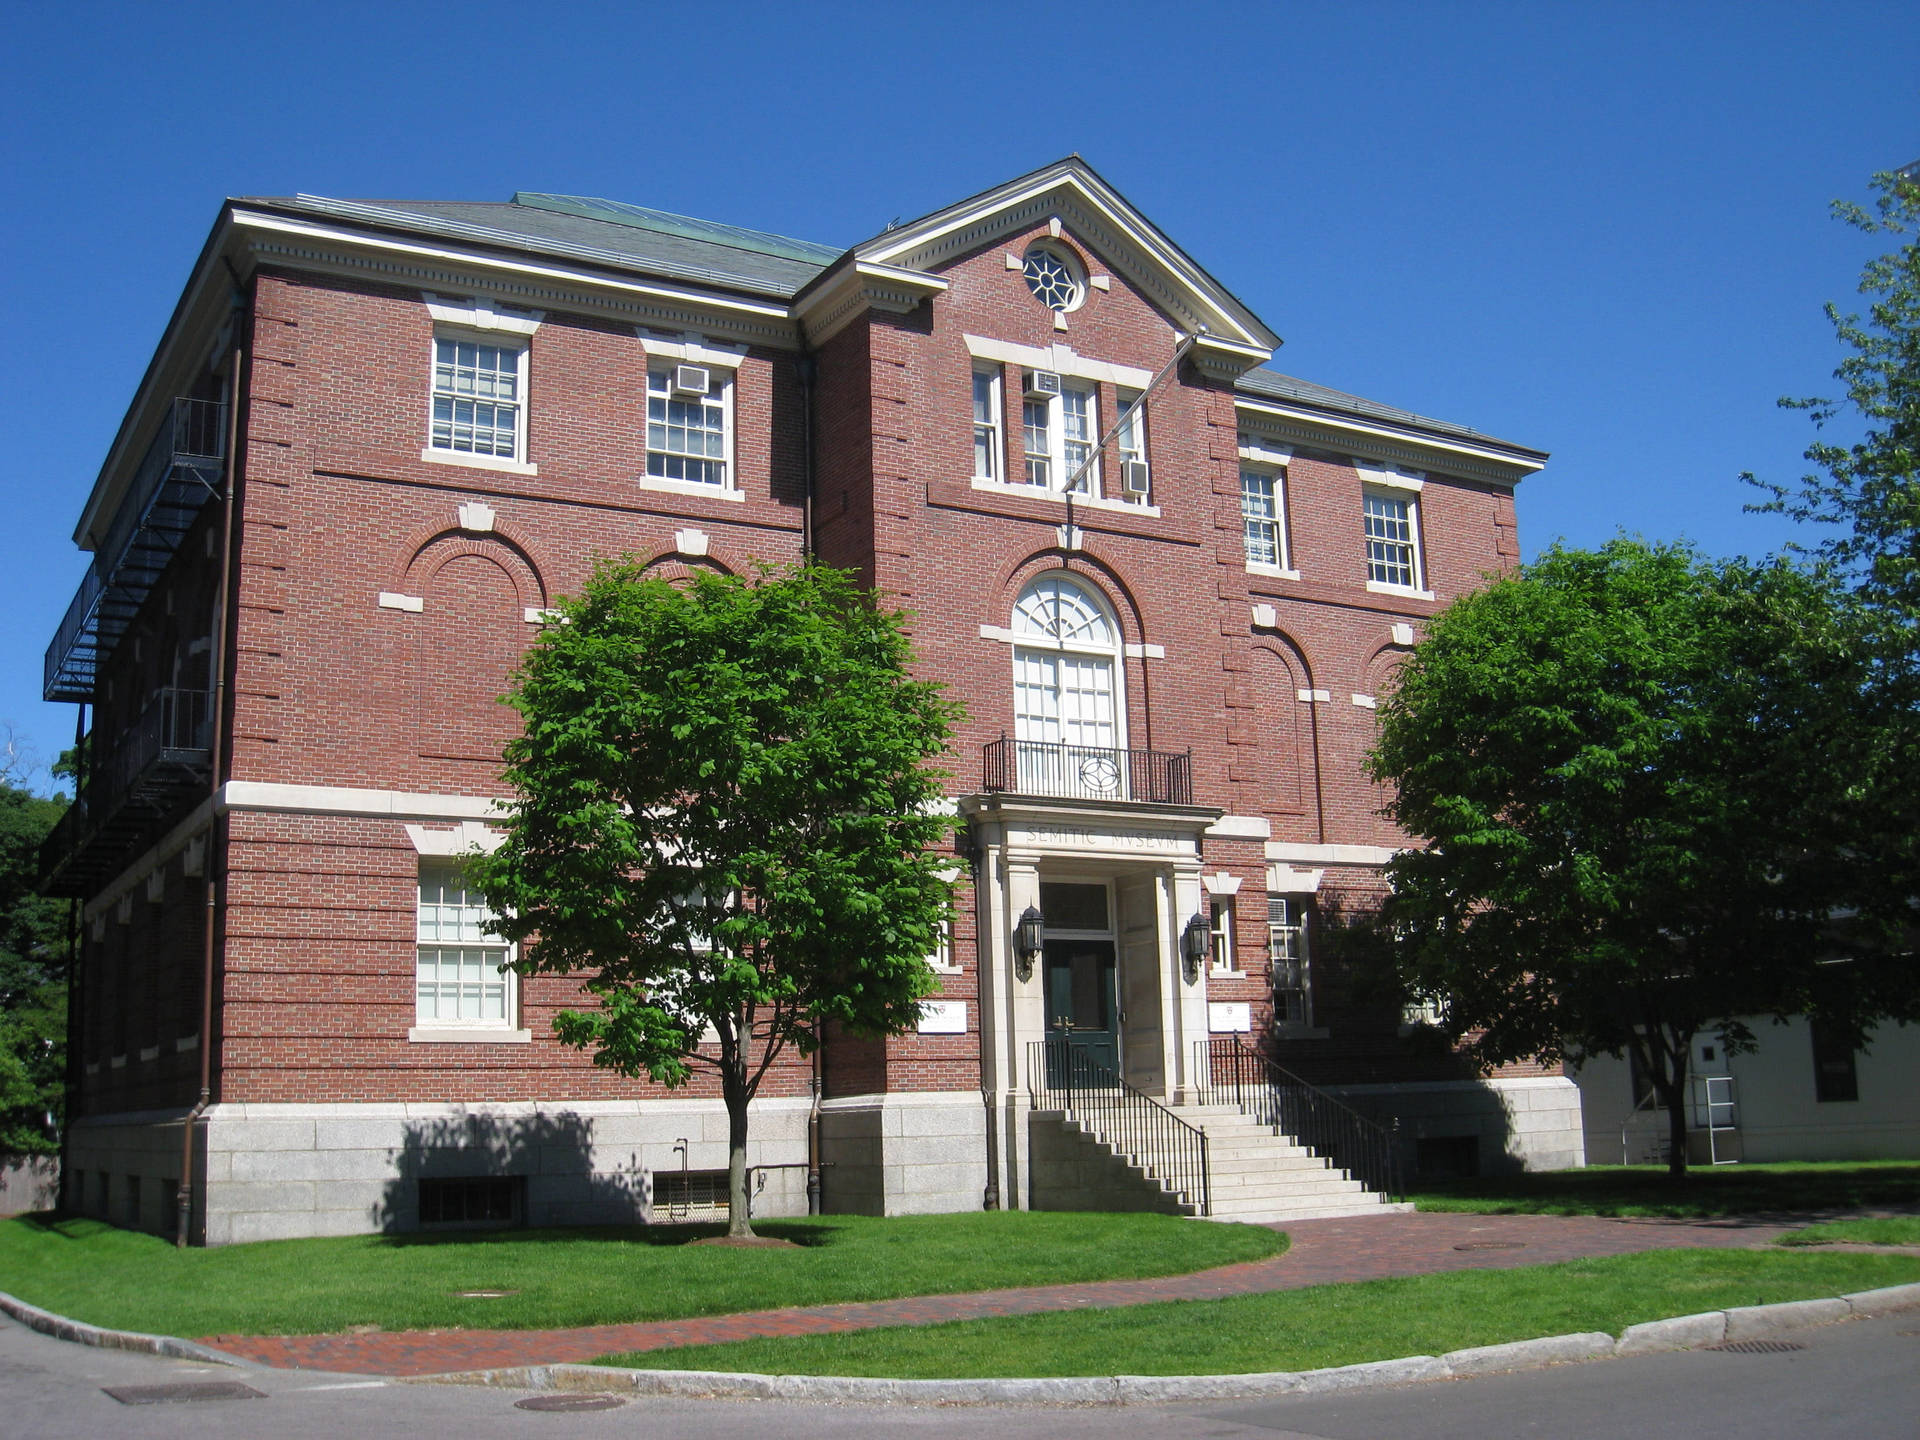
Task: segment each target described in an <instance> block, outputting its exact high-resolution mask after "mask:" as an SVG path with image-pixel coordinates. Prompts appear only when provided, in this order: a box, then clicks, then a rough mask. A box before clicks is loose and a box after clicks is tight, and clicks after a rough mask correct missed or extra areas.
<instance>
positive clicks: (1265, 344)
mask: <svg viewBox="0 0 1920 1440" xmlns="http://www.w3.org/2000/svg"><path fill="white" fill-rule="evenodd" d="M1056 217H1057V218H1058V219H1059V220H1060V221H1061V222H1062V224H1063V226H1064V227H1065V228H1067V229H1069V230H1071V231H1072V232H1073V233H1074V235H1075V237H1076V238H1078V239H1080V240H1081V241H1083V242H1084V243H1086V244H1088V245H1090V246H1092V247H1093V248H1094V249H1096V250H1098V251H1099V252H1100V254H1101V256H1102V257H1103V258H1104V259H1105V260H1106V261H1107V262H1108V263H1109V264H1111V265H1112V266H1113V268H1114V269H1115V270H1116V271H1118V272H1120V273H1121V274H1122V275H1123V276H1124V277H1125V278H1126V279H1127V280H1128V281H1129V282H1130V283H1132V284H1133V285H1135V286H1136V287H1138V288H1140V289H1142V290H1144V291H1146V292H1147V293H1148V294H1149V295H1151V296H1152V297H1153V298H1154V299H1155V300H1156V301H1158V302H1159V303H1160V304H1161V305H1162V306H1163V307H1165V308H1166V309H1167V310H1168V312H1169V313H1170V314H1172V315H1174V316H1175V317H1176V319H1177V320H1178V321H1179V322H1180V325H1181V328H1182V329H1185V330H1187V331H1188V332H1190V333H1191V332H1192V331H1195V330H1198V329H1200V328H1202V326H1204V327H1205V328H1206V329H1208V330H1209V331H1211V332H1212V333H1214V334H1215V335H1218V336H1221V337H1224V338H1228V339H1231V340H1234V341H1237V342H1239V343H1242V344H1246V345H1249V346H1257V347H1262V348H1264V350H1265V351H1266V352H1267V353H1268V354H1271V353H1272V351H1273V349H1274V348H1275V347H1276V346H1278V345H1279V343H1280V337H1279V336H1277V335H1275V334H1274V333H1273V332H1272V331H1271V330H1269V329H1268V328H1267V327H1266V326H1265V325H1264V324H1263V323H1262V322H1261V321H1260V318H1259V317H1258V316H1256V315H1255V314H1254V313H1253V312H1252V311H1250V310H1248V309H1247V308H1246V306H1244V305H1242V304H1241V303H1240V302H1239V301H1238V300H1237V299H1235V298H1234V297H1233V295H1232V294H1231V293H1229V292H1228V291H1227V290H1226V289H1225V288H1224V287H1222V286H1221V285H1220V284H1219V282H1218V281H1216V280H1214V279H1213V278H1212V277H1211V276H1209V275H1208V274H1207V273H1206V272H1205V271H1204V270H1202V269H1201V268H1200V267H1199V266H1198V265H1196V264H1195V263H1194V262H1193V261H1192V260H1191V259H1190V258H1189V257H1188V256H1187V254H1186V252H1185V251H1183V250H1181V249H1180V247H1179V246H1177V245H1175V244H1174V243H1173V241H1172V240H1170V239H1169V238H1167V236H1166V235H1164V234H1162V233H1161V231H1160V230H1159V229H1158V228H1157V227H1156V226H1154V225H1153V223H1152V222H1151V221H1149V220H1148V219H1147V218H1146V217H1145V216H1144V215H1142V214H1140V213H1139V212H1138V211H1137V210H1135V209H1134V208H1133V206H1132V205H1130V204H1128V203H1127V201H1126V200H1124V199H1123V198H1121V196H1120V195H1119V194H1118V193H1117V192H1116V191H1114V190H1113V189H1112V188H1111V187H1110V186H1108V185H1107V184H1106V183H1105V182H1104V181H1103V180H1101V179H1100V177H1099V176H1097V175H1095V174H1094V173H1093V172H1092V171H1091V170H1090V169H1089V168H1088V167H1087V166H1086V165H1085V164H1084V163H1083V162H1081V161H1079V160H1077V159H1073V160H1065V161H1061V162H1060V163H1058V164H1055V165H1050V166H1048V167H1047V168H1046V169H1044V170H1039V171H1035V172H1034V173H1033V174H1031V175H1027V176H1023V177H1021V178H1020V179H1018V180H1015V181H1011V182H1009V183H1008V184H1006V185H1002V186H999V187H997V188H996V189H993V190H989V191H987V192H986V193H984V194H982V195H977V196H975V197H973V198H972V199H971V200H968V201H963V202H962V203H961V204H959V205H954V206H949V207H948V208H947V209H945V210H942V211H939V212H937V213H935V214H933V215H930V216H927V217H926V218H925V219H923V220H919V221H916V222H914V223H912V224H908V225H904V226H901V227H900V228H899V229H897V230H891V231H888V232H887V233H886V234H884V235H879V236H876V237H875V238H874V239H872V240H870V241H868V242H867V243H866V244H865V245H862V246H860V247H859V248H858V250H857V252H856V253H857V254H858V255H859V257H860V258H861V259H863V260H877V261H882V262H885V263H890V264H898V265H910V266H913V267H914V268H916V269H921V270H926V269H932V268H934V267H935V266H936V265H939V264H944V263H948V262H950V261H952V260H953V259H955V258H957V257H958V256H960V255H962V254H965V253H967V252H969V251H971V250H974V249H976V248H978V247H980V246H982V245H986V244H990V243H992V242H994V241H995V240H997V239H999V238H1000V237H1001V236H1003V235H1006V234H1008V233H1012V232H1015V231H1020V230H1026V229H1030V228H1031V227H1032V226H1034V225H1035V224H1037V223H1039V222H1040V221H1042V220H1045V219H1051V218H1056Z"/></svg>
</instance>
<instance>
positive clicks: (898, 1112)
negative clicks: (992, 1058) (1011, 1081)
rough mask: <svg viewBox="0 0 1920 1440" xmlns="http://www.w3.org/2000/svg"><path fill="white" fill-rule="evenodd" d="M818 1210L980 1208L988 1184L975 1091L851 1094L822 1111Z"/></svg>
mask: <svg viewBox="0 0 1920 1440" xmlns="http://www.w3.org/2000/svg"><path fill="white" fill-rule="evenodd" d="M820 1158H821V1161H822V1164H823V1171H822V1174H821V1181H820V1185H821V1196H822V1203H821V1208H822V1209H824V1210H826V1211H827V1212H829V1213H832V1214H844V1215H934V1214H951V1213H953V1212H956V1211H964V1210H978V1209H980V1208H981V1205H982V1203H983V1197H984V1195H985V1193H986V1185H987V1126H986V1110H985V1108H984V1106H983V1105H982V1104H981V1101H980V1096H979V1094H978V1093H977V1092H971V1091H963V1092H954V1091H931V1092H908V1093H906V1094H899V1095H854V1096H848V1097H846V1098H845V1099H838V1100H828V1101H826V1102H824V1103H823V1104H822V1105H821V1107H820Z"/></svg>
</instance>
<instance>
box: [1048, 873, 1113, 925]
mask: <svg viewBox="0 0 1920 1440" xmlns="http://www.w3.org/2000/svg"><path fill="white" fill-rule="evenodd" d="M1040 913H1041V914H1042V915H1043V916H1045V917H1046V924H1047V928H1048V929H1049V930H1106V929H1108V928H1109V926H1108V924H1107V887H1106V886H1104V885H1067V884H1060V883H1053V884H1042V885H1041V886H1040Z"/></svg>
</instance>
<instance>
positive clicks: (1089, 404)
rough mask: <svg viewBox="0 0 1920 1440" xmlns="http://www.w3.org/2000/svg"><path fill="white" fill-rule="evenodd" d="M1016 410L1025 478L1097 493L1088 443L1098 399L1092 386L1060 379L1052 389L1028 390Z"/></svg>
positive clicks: (1096, 422) (1096, 427)
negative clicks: (1043, 391) (1041, 394)
mask: <svg viewBox="0 0 1920 1440" xmlns="http://www.w3.org/2000/svg"><path fill="white" fill-rule="evenodd" d="M1021 415H1022V421H1023V426H1022V428H1023V430H1024V432H1025V444H1026V459H1027V484H1029V485H1037V486H1039V487H1040V488H1041V489H1043V490H1056V491H1064V490H1067V489H1068V488H1069V487H1071V489H1072V492H1073V493H1074V494H1076V495H1097V494H1099V493H1100V461H1099V458H1098V456H1096V455H1095V454H1094V446H1095V445H1097V444H1098V443H1099V441H1100V399H1099V397H1098V396H1097V395H1096V394H1095V393H1094V390H1093V387H1092V386H1075V385H1062V386H1061V387H1060V393H1059V394H1057V395H1053V396H1048V397H1046V398H1039V397H1036V396H1033V395H1029V396H1028V397H1027V399H1026V402H1025V404H1024V405H1023V406H1022V408H1021ZM1076 477H1077V478H1076Z"/></svg>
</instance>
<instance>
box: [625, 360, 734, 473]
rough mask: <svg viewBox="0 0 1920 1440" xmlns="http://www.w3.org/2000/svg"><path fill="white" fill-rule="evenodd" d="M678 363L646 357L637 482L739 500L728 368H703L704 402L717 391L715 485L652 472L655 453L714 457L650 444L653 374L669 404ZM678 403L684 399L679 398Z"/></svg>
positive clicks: (701, 459) (709, 460)
mask: <svg viewBox="0 0 1920 1440" xmlns="http://www.w3.org/2000/svg"><path fill="white" fill-rule="evenodd" d="M680 363H682V362H679V361H677V360H674V359H671V358H669V359H661V358H658V357H653V356H650V357H649V359H648V362H647V378H646V385H645V388H644V390H643V391H642V397H641V402H640V410H641V414H640V426H641V440H642V443H643V445H644V447H645V450H646V459H645V460H644V461H643V462H642V465H641V471H640V483H641V484H642V485H643V486H645V487H646V488H647V489H649V490H667V491H671V492H673V493H674V494H678V495H710V496H722V497H727V498H731V499H739V498H741V493H740V472H739V468H738V466H737V465H736V464H735V452H736V450H737V448H738V447H737V446H736V445H735V443H734V432H735V428H736V427H735V425H734V403H733V401H734V395H733V392H734V379H735V377H734V372H733V371H732V370H731V369H727V368H722V367H717V366H709V367H707V378H708V384H709V387H710V388H709V390H708V393H707V396H706V399H707V400H708V401H712V400H713V398H714V396H713V391H712V387H717V388H718V389H719V391H720V394H719V404H718V408H719V411H720V449H721V455H720V458H719V461H718V464H719V465H720V471H721V479H720V481H719V482H718V483H717V484H716V483H715V482H714V481H711V480H685V479H680V478H678V477H675V476H669V475H655V474H654V473H653V457H654V456H655V455H656V454H657V455H661V456H667V457H673V458H678V459H683V460H694V461H698V462H701V463H712V462H713V458H714V457H712V456H687V455H682V454H681V453H680V452H679V451H676V450H664V449H663V450H655V449H654V447H653V442H652V432H653V425H654V421H653V401H654V397H655V391H654V388H653V381H654V377H655V376H663V377H665V379H666V381H667V390H666V393H665V395H664V396H663V397H662V398H663V400H664V402H665V403H666V404H668V405H671V404H673V403H674V397H673V373H674V371H675V369H676V368H677V367H678V365H679V364H680ZM681 403H685V402H684V401H683V402H681Z"/></svg>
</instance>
